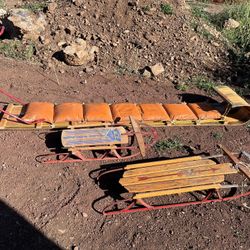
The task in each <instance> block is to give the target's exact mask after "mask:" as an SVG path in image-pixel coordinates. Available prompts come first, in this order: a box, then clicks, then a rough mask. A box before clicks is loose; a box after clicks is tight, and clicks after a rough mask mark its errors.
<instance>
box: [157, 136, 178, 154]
mask: <svg viewBox="0 0 250 250" xmlns="http://www.w3.org/2000/svg"><path fill="white" fill-rule="evenodd" d="M182 148H183V144H182V143H181V142H180V141H179V139H178V138H175V139H167V140H160V141H158V142H157V143H156V144H155V149H156V150H157V151H164V150H167V149H176V150H181V149H182Z"/></svg>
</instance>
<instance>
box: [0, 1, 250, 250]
mask: <svg viewBox="0 0 250 250" xmlns="http://www.w3.org/2000/svg"><path fill="white" fill-rule="evenodd" d="M134 2H136V1H106V0H104V1H99V2H98V3H96V2H95V1H86V2H85V3H84V5H85V6H86V9H85V8H82V7H78V6H76V5H75V4H72V3H71V1H60V4H59V9H58V11H57V12H56V13H54V14H53V15H51V16H50V15H49V14H48V17H49V18H50V24H49V29H48V31H47V32H48V33H51V34H54V32H53V27H55V28H54V29H55V30H56V29H57V27H59V26H60V25H61V26H64V27H66V25H67V23H70V24H71V25H77V24H78V23H81V22H80V21H79V20H82V18H83V17H84V18H87V19H88V21H89V23H90V25H86V26H84V28H83V27H82V28H81V27H78V28H79V29H78V32H79V33H80V34H83V33H84V32H85V33H84V37H85V35H86V38H87V39H89V40H90V41H92V43H93V44H95V45H97V46H99V47H100V48H101V50H100V54H99V57H98V58H99V59H98V60H97V61H96V62H95V63H94V64H93V65H91V67H92V68H93V70H91V72H86V69H85V68H83V67H69V66H67V65H65V64H64V63H63V62H60V61H56V60H55V59H51V61H52V62H53V64H54V65H55V71H56V73H55V71H54V70H53V68H50V67H49V66H48V61H50V59H49V58H51V56H52V55H53V54H54V53H55V52H56V51H58V49H59V48H57V47H55V46H56V44H57V43H58V42H59V41H60V39H62V38H61V37H60V34H61V35H62V36H63V39H65V38H67V36H65V34H64V35H63V34H62V30H63V29H62V28H60V29H59V32H58V34H59V35H48V37H49V39H51V43H50V46H49V47H46V46H42V44H40V45H38V48H39V50H38V51H40V52H39V53H41V54H38V55H37V59H36V63H34V64H31V63H28V62H22V61H17V60H13V59H8V58H3V57H0V62H1V64H0V74H1V82H0V86H1V87H2V88H4V89H5V90H7V91H9V92H11V93H12V94H14V95H16V96H18V97H20V98H21V99H23V100H25V101H27V102H29V101H35V100H36V101H52V102H55V103H61V102H66V101H80V102H85V103H88V102H103V101H104V102H108V103H112V102H138V103H140V102H181V100H182V97H183V94H184V93H190V94H200V95H207V93H205V92H203V91H201V90H199V89H197V88H195V87H191V88H190V89H188V90H186V91H181V90H177V89H176V88H175V84H176V83H178V82H179V81H181V80H182V79H184V78H190V77H191V76H192V75H197V74H204V75H208V76H209V77H211V78H214V77H215V76H216V74H217V75H218V74H219V75H220V77H219V78H218V79H219V80H221V81H223V79H228V80H229V81H230V79H231V78H230V77H231V76H232V72H226V71H224V70H222V71H223V73H222V71H220V69H223V67H224V66H225V65H228V67H229V68H230V64H229V61H228V58H227V52H225V50H224V48H223V45H221V46H217V45H216V46H214V45H213V44H212V43H211V42H208V41H207V40H205V39H204V38H202V37H199V36H197V34H195V33H194V31H192V30H191V29H190V28H189V26H188V25H187V20H189V15H190V14H189V12H188V11H187V10H183V9H181V8H180V6H179V5H177V4H176V2H175V1H172V3H173V4H174V6H175V10H179V11H176V13H177V14H175V15H173V16H163V15H162V14H161V13H160V12H159V11H157V10H153V12H154V13H155V14H153V15H152V14H145V13H143V12H141V11H140V10H141V8H142V7H143V6H145V5H147V4H151V6H152V8H154V7H155V6H156V7H157V6H158V5H159V4H160V2H158V1H154V3H152V1H140V3H139V5H137V4H136V5H134ZM138 8H139V9H138ZM81 12H83V13H82V14H79V15H78V14H77V13H81ZM65 13H70V14H67V15H66V14H65ZM62 17H64V19H63V18H62ZM78 19H79V20H78ZM118 24H119V25H118ZM124 30H129V33H127V32H125V33H123V31H124ZM147 32H149V34H148V35H146V33H147ZM56 34H57V33H56ZM97 34H99V36H103V37H104V38H103V37H102V38H98V36H96V35H97ZM128 34H129V35H128ZM89 35H90V36H89ZM150 35H151V38H150ZM56 36H58V37H59V38H57V37H56ZM73 36H74V35H72V34H71V36H70V37H69V38H68V39H72V37H73ZM92 36H94V38H91V37H92ZM194 36H195V38H192V37H194ZM112 39H113V40H112ZM117 39H118V40H119V43H118V45H117V46H116V45H115V46H114V43H115V44H116V43H117ZM154 39H156V40H155V41H154ZM105 41H108V42H105ZM193 41H196V43H195V44H194V42H193ZM53 47H54V48H53ZM46 59H48V60H46ZM37 61H39V63H41V64H39V63H37ZM118 61H121V62H119V63H118ZM157 62H162V63H163V65H164V66H165V73H164V74H163V75H161V76H159V77H158V78H154V79H146V78H143V77H142V76H141V75H140V74H138V69H141V68H143V67H145V66H147V65H149V64H154V63H157ZM124 65H125V66H124ZM131 69H132V70H131ZM79 72H80V73H79ZM57 78H58V79H57ZM216 79H217V78H216ZM58 82H59V84H58ZM212 98H215V99H216V98H217V97H216V96H212ZM0 100H1V101H7V99H6V98H4V97H3V98H2V97H1V99H0ZM158 132H159V134H160V138H161V139H168V138H178V139H179V140H180V142H181V143H182V144H183V145H184V146H185V147H184V149H182V150H179V151H178V150H170V149H169V150H165V151H164V152H157V151H156V150H154V149H151V150H150V151H149V152H148V154H147V158H149V159H150V158H162V157H165V158H172V157H177V156H178V157H179V156H187V155H190V154H200V153H211V154H214V153H218V152H220V151H219V150H218V147H217V144H219V143H221V144H224V145H226V146H227V147H228V148H230V150H232V151H242V150H245V151H247V152H250V140H249V138H250V137H249V132H250V130H249V128H247V127H246V126H237V127H226V126H225V127H179V128H176V127H172V128H171V127H169V128H166V129H163V128H161V129H158ZM215 134H219V135H220V136H219V138H218V137H216V136H214V135H215ZM41 138H42V136H41V135H40V132H38V131H0V140H1V143H0V150H1V152H2V153H1V164H0V180H1V182H0V199H1V200H0V215H1V216H0V224H1V225H2V226H0V235H1V237H0V248H1V249H125V248H134V249H149V250H152V249H158V248H161V249H199V250H200V249H230V250H231V249H243V250H248V249H249V246H250V238H249V234H250V228H249V223H250V220H249V211H250V210H249V207H250V202H249V199H247V198H242V199H238V200H236V201H231V202H227V203H218V204H208V205H200V206H196V207H186V208H175V209H169V210H158V211H151V212H144V213H134V214H126V215H118V216H110V217H105V216H103V215H101V214H100V213H98V212H97V211H96V210H99V211H100V210H101V208H103V207H105V205H107V204H108V202H111V201H112V199H111V198H110V197H107V198H105V199H103V200H100V201H98V199H99V198H100V197H102V196H103V195H104V191H103V190H102V189H101V188H100V187H98V185H97V184H96V183H95V182H94V180H93V179H91V177H90V172H91V171H93V170H96V169H98V168H100V167H103V166H105V165H106V164H108V163H107V162H99V163H93V162H92V163H82V164H76V163H74V164H66V165H61V164H55V165H42V164H40V163H38V162H36V160H35V157H36V156H37V155H40V154H45V153H47V152H49V149H48V148H47V146H46V144H45V142H44V140H42V139H41ZM136 160H140V158H137V159H134V160H133V161H136ZM112 163H113V164H116V165H117V166H120V164H121V163H120V162H112ZM109 164H110V163H109ZM182 197H183V198H187V199H189V198H190V196H189V195H183V196H182ZM95 201H97V202H96V203H94V202H95ZM167 201H168V199H167V198H166V197H163V198H161V199H156V200H154V202H162V203H164V202H167Z"/></svg>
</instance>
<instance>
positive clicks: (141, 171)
mask: <svg viewBox="0 0 250 250" xmlns="http://www.w3.org/2000/svg"><path fill="white" fill-rule="evenodd" d="M159 162H160V161H159ZM215 164H216V162H215V161H213V160H197V161H188V162H180V163H172V164H163V165H156V166H152V167H146V168H135V169H131V170H126V171H125V172H124V174H123V177H132V176H137V175H146V174H151V173H152V174H157V173H160V172H166V171H173V170H181V169H187V168H195V167H200V166H207V165H215Z"/></svg>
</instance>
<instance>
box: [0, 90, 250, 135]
mask: <svg viewBox="0 0 250 250" xmlns="http://www.w3.org/2000/svg"><path fill="white" fill-rule="evenodd" d="M215 91H216V92H217V93H218V94H219V95H220V96H221V97H222V98H223V100H224V102H222V103H217V102H216V103H209V102H197V103H178V104H168V103H165V104H164V103H141V104H136V103H114V104H108V103H89V104H85V103H75V102H72V103H61V104H54V103H50V102H30V103H26V102H24V101H22V100H20V99H18V98H17V97H14V96H13V95H11V94H9V93H7V92H6V91H4V90H2V89H0V93H2V94H3V95H5V96H7V97H9V98H11V100H12V101H13V103H9V104H6V105H5V104H4V105H3V106H2V107H0V129H2V130H7V129H66V128H85V127H89V128H90V127H105V126H117V125H120V126H130V125H131V123H130V119H129V117H130V116H132V117H134V118H135V119H136V120H137V121H139V122H140V123H143V124H147V125H150V126H152V127H164V126H200V125H201V126H202V125H206V126H207V125H211V126H216V125H242V124H244V123H246V122H248V121H249V119H250V105H249V104H248V103H247V102H246V101H245V100H244V99H243V98H241V97H240V96H239V95H238V94H237V93H236V92H234V91H233V90H232V89H231V88H229V87H227V86H217V87H215Z"/></svg>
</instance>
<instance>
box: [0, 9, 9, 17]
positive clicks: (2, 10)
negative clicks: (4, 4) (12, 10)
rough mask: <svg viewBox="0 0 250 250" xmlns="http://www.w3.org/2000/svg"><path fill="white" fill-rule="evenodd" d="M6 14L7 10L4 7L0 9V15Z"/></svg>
mask: <svg viewBox="0 0 250 250" xmlns="http://www.w3.org/2000/svg"><path fill="white" fill-rule="evenodd" d="M6 14H7V11H6V10H4V9H0V17H2V16H5V15H6Z"/></svg>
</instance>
